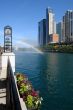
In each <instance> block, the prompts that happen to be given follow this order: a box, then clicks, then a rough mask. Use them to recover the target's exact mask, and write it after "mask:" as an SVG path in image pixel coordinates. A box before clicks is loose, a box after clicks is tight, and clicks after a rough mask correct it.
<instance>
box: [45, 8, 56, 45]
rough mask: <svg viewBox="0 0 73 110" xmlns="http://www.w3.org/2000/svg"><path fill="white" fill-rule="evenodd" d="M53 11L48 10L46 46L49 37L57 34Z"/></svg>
mask: <svg viewBox="0 0 73 110" xmlns="http://www.w3.org/2000/svg"><path fill="white" fill-rule="evenodd" d="M54 16H55V15H54V13H53V10H52V9H50V8H47V9H46V44H48V43H49V42H50V41H49V39H50V38H49V36H50V35H52V34H55V33H56V22H55V19H54Z"/></svg>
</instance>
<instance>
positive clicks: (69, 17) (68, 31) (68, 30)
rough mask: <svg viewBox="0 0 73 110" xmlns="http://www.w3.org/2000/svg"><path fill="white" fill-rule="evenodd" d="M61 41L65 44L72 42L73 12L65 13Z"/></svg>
mask: <svg viewBox="0 0 73 110" xmlns="http://www.w3.org/2000/svg"><path fill="white" fill-rule="evenodd" d="M63 39H64V41H65V42H73V10H68V11H66V13H65V15H64V16H63Z"/></svg>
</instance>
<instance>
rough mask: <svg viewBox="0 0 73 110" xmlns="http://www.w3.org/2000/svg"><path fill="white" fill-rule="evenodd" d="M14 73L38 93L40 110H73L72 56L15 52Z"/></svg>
mask: <svg viewBox="0 0 73 110" xmlns="http://www.w3.org/2000/svg"><path fill="white" fill-rule="evenodd" d="M16 72H22V73H25V74H27V76H28V78H29V80H30V82H31V83H32V85H33V87H34V88H35V90H39V91H40V96H42V97H43V102H42V107H41V110H73V54H64V53H44V54H39V53H31V52H28V53H26V52H16Z"/></svg>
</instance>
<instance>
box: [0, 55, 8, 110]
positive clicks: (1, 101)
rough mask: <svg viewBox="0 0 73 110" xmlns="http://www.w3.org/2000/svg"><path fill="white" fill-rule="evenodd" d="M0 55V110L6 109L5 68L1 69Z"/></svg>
mask: <svg viewBox="0 0 73 110" xmlns="http://www.w3.org/2000/svg"><path fill="white" fill-rule="evenodd" d="M1 62H2V61H1V56H0V110H6V85H7V84H6V82H7V81H6V76H5V75H4V74H6V69H2V66H1Z"/></svg>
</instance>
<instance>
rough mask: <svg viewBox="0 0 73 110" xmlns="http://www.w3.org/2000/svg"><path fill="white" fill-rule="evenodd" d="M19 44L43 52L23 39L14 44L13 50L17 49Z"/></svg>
mask: <svg viewBox="0 0 73 110" xmlns="http://www.w3.org/2000/svg"><path fill="white" fill-rule="evenodd" d="M19 46H25V47H27V48H32V49H33V50H34V51H35V52H37V53H40V54H43V52H42V51H40V50H39V49H37V48H36V47H34V46H33V45H31V44H29V43H27V42H25V41H18V42H17V44H16V46H15V50H18V48H19Z"/></svg>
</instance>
